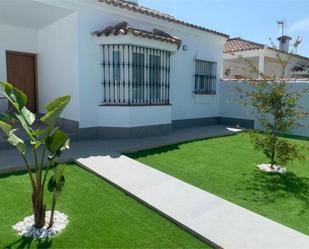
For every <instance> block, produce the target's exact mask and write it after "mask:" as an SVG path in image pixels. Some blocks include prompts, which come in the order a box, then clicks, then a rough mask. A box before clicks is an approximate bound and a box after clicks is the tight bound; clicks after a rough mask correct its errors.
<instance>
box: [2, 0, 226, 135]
mask: <svg viewBox="0 0 309 249" xmlns="http://www.w3.org/2000/svg"><path fill="white" fill-rule="evenodd" d="M0 5H1V8H0V14H1V17H0V36H1V37H4V40H3V38H2V39H1V45H0V52H1V56H0V59H1V64H0V65H1V66H0V76H1V80H8V81H10V79H8V75H9V73H8V72H7V68H6V66H5V65H6V64H7V60H8V59H7V57H8V55H9V54H10V52H12V53H13V60H14V56H15V53H16V56H18V53H21V54H20V55H25V56H27V54H28V53H29V56H31V55H35V60H36V62H35V63H36V65H35V66H36V69H35V71H36V75H35V78H36V85H35V93H33V94H32V95H31V96H32V98H35V107H34V108H33V110H34V111H37V112H38V113H43V112H44V104H45V103H46V102H47V101H49V100H50V99H53V98H55V97H57V96H61V95H64V94H69V95H71V96H72V101H71V103H70V105H69V106H68V108H67V109H66V111H65V112H64V114H63V116H62V118H63V121H62V122H63V124H65V125H67V126H69V127H71V128H72V129H78V130H79V131H80V132H81V135H85V136H91V135H93V136H94V135H99V136H103V137H105V136H113V137H114V136H140V135H151V134H156V133H161V132H166V131H169V130H170V129H171V128H172V127H181V126H187V125H194V124H203V123H205V124H207V123H213V124H214V123H217V122H218V117H219V88H218V82H219V80H220V77H221V73H222V66H223V65H222V63H223V47H224V43H225V41H226V39H227V38H228V36H227V35H225V34H222V33H219V32H216V31H213V30H209V29H206V28H203V27H199V26H196V25H192V24H188V23H185V22H183V21H180V20H177V19H176V18H174V17H172V16H169V15H166V14H163V13H160V12H157V11H154V10H150V9H148V8H145V7H142V6H138V5H135V4H131V3H127V2H124V1H117V0H102V1H97V0H87V1H79V0H72V1H61V0H59V1H57V0H53V1H49V0H31V1H30V0H29V1H16V2H15V1H4V2H1V3H0ZM117 25H118V26H117ZM121 25H122V26H121ZM17 60H19V59H18V58H17ZM16 64H18V62H15V64H14V61H13V66H15V67H16ZM13 80H16V79H13ZM21 88H22V87H21Z"/></svg>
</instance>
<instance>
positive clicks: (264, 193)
mask: <svg viewBox="0 0 309 249" xmlns="http://www.w3.org/2000/svg"><path fill="white" fill-rule="evenodd" d="M292 141H293V142H295V143H303V144H305V145H307V146H309V141H305V140H296V139H292ZM306 155H307V156H309V153H308V152H306ZM128 156H130V157H132V158H134V159H136V160H138V161H140V162H142V163H144V164H147V165H149V166H152V167H153V168H156V169H158V170H161V171H163V172H165V173H167V174H170V175H173V176H175V177H177V178H179V179H181V180H183V181H185V182H188V183H190V184H192V185H194V186H196V187H199V188H201V189H204V190H207V191H209V192H211V193H214V194H215V195H217V196H220V197H222V198H224V199H226V200H229V201H231V202H233V203H236V204H238V205H240V206H242V207H245V208H247V209H250V210H252V211H254V212H256V213H259V214H261V215H263V216H266V217H268V218H270V219H273V220H275V221H277V222H280V223H282V224H284V225H286V226H289V227H291V228H294V229H296V230H298V231H300V232H303V233H305V234H307V235H309V226H308V224H309V161H308V160H307V161H304V162H293V163H290V164H289V165H287V169H288V173H287V174H285V175H279V174H268V173H262V172H261V171H259V170H258V169H257V168H256V165H257V164H260V163H268V160H267V159H266V157H265V156H264V155H263V153H261V152H258V151H256V150H254V148H253V146H252V144H251V143H250V140H249V136H248V134H246V133H243V134H238V135H234V136H228V137H221V138H213V139H206V140H200V141H194V142H188V143H183V144H178V145H171V146H167V147H162V148H157V149H151V150H147V151H141V152H137V153H132V154H129V155H128Z"/></svg>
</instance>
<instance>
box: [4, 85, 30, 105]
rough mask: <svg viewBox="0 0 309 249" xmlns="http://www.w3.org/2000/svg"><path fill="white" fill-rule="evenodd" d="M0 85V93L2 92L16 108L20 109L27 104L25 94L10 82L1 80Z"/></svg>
mask: <svg viewBox="0 0 309 249" xmlns="http://www.w3.org/2000/svg"><path fill="white" fill-rule="evenodd" d="M0 87H1V88H2V89H1V88H0V93H1V94H3V95H4V96H5V97H6V98H7V99H8V100H9V101H10V102H11V104H12V105H13V106H14V107H15V108H16V109H17V110H19V111H20V110H21V109H22V108H23V107H24V106H25V105H26V104H27V96H26V94H24V93H23V92H22V91H20V90H19V89H17V88H16V87H14V86H13V85H11V84H10V83H8V82H3V81H1V82H0Z"/></svg>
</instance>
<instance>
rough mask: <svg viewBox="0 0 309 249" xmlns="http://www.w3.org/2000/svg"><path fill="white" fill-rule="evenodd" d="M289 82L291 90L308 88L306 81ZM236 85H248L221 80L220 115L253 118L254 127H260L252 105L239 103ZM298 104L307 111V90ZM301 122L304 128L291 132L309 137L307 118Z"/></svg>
mask: <svg viewBox="0 0 309 249" xmlns="http://www.w3.org/2000/svg"><path fill="white" fill-rule="evenodd" d="M289 84H290V86H291V89H292V91H295V90H301V89H306V88H307V89H308V88H309V83H308V82H291V83H289ZM236 87H242V88H243V87H248V85H247V84H245V83H241V82H235V81H222V82H221V83H220V105H219V107H220V116H221V117H229V118H239V119H249V120H255V128H257V129H260V128H261V126H260V125H259V123H258V122H257V120H256V119H255V118H254V116H253V115H252V111H253V109H252V106H251V105H248V106H246V107H243V106H242V105H241V104H240V98H239V93H238V92H237V90H236ZM299 104H300V105H301V106H302V107H304V108H305V110H306V111H309V92H308V93H307V95H306V96H304V97H303V98H302V99H301V101H300V103H299ZM303 124H304V125H305V126H306V127H305V128H298V129H296V130H294V131H293V132H292V133H293V134H295V135H299V136H307V137H309V118H307V119H305V120H304V121H303Z"/></svg>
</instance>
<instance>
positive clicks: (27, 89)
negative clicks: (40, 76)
mask: <svg viewBox="0 0 309 249" xmlns="http://www.w3.org/2000/svg"><path fill="white" fill-rule="evenodd" d="M6 68H7V81H8V82H9V83H11V84H13V85H14V86H15V87H17V88H18V89H20V90H22V91H23V92H24V93H25V94H26V95H27V97H28V103H27V108H28V109H29V110H30V111H32V112H36V56H35V55H34V54H28V53H19V52H11V51H7V52H6Z"/></svg>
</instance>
